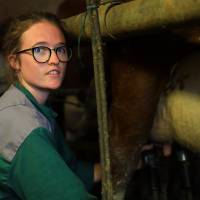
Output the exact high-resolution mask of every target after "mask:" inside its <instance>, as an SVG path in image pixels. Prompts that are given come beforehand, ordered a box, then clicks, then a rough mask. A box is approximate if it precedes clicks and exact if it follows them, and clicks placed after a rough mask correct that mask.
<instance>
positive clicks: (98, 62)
mask: <svg viewBox="0 0 200 200" xmlns="http://www.w3.org/2000/svg"><path fill="white" fill-rule="evenodd" d="M86 5H87V13H88V15H89V23H90V28H91V43H92V53H93V65H94V77H95V87H96V101H97V116H98V129H99V144H100V154H101V164H102V198H103V200H112V199H113V197H112V196H113V192H112V182H111V171H110V169H111V167H110V150H109V133H108V117H107V102H106V100H107V99H106V89H105V72H104V59H103V50H102V41H101V34H100V25H99V16H98V9H97V5H96V1H95V0H86Z"/></svg>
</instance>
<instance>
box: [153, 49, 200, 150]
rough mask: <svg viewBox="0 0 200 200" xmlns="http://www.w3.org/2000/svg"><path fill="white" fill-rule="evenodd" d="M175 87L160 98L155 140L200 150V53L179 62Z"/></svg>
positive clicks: (174, 79) (155, 123)
mask: <svg viewBox="0 0 200 200" xmlns="http://www.w3.org/2000/svg"><path fill="white" fill-rule="evenodd" d="M173 81H174V82H175V88H173V89H172V90H169V91H168V92H167V93H166V92H163V94H162V95H161V97H160V101H159V104H158V108H157V112H156V115H155V118H154V122H153V126H152V130H151V137H152V139H153V140H155V141H159V142H172V141H176V142H178V143H180V144H182V145H183V146H186V147H187V148H189V149H191V150H193V151H196V152H199V151H200V52H196V53H194V54H191V55H189V56H188V57H186V58H185V59H183V60H182V61H181V62H179V63H177V72H176V75H175V76H174V77H173Z"/></svg>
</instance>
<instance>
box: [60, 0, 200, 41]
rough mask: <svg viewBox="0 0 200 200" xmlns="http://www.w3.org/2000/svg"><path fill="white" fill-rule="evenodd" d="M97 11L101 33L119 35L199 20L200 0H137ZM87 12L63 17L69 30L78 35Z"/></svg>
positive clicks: (87, 29)
mask: <svg viewBox="0 0 200 200" xmlns="http://www.w3.org/2000/svg"><path fill="white" fill-rule="evenodd" d="M98 13H99V24H100V29H101V35H102V37H110V36H113V37H118V36H122V35H123V36H124V35H129V34H138V33H141V32H146V31H150V30H154V29H165V28H173V27H177V26H178V25H185V24H186V23H188V22H194V21H196V20H197V21H200V0H195V1H194V0H163V1H160V0H150V1H147V0H134V1H130V2H127V3H122V4H119V5H115V6H112V7H111V6H110V4H106V5H102V6H100V7H99V8H98ZM84 16H85V13H81V14H79V15H77V16H73V17H70V18H67V19H64V20H63V21H64V23H65V25H66V31H67V32H68V34H70V35H72V36H75V37H77V36H78V35H79V31H80V30H79V29H80V24H81V21H82V18H84ZM89 24H90V23H89V18H88V16H87V17H86V19H85V29H84V33H83V35H82V38H83V39H88V38H90V37H91V34H92V30H91V27H90V25H89Z"/></svg>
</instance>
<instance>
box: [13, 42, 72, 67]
mask: <svg viewBox="0 0 200 200" xmlns="http://www.w3.org/2000/svg"><path fill="white" fill-rule="evenodd" d="M28 51H31V54H32V56H33V58H34V59H35V60H36V61H37V62H39V63H46V62H48V61H49V59H50V57H51V54H52V51H54V52H55V53H56V55H57V57H58V60H59V61H60V62H64V63H66V62H68V61H69V60H70V59H71V57H72V50H71V48H69V47H66V46H65V45H62V46H59V47H56V48H53V49H50V48H49V47H46V46H37V47H33V48H29V49H23V50H21V51H18V52H16V54H20V53H28Z"/></svg>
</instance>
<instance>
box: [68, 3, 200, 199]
mask: <svg viewBox="0 0 200 200" xmlns="http://www.w3.org/2000/svg"><path fill="white" fill-rule="evenodd" d="M86 5H87V12H86V13H81V14H80V15H77V16H73V17H70V18H67V19H64V23H65V28H66V31H67V33H68V34H70V35H72V36H73V37H78V36H79V34H80V27H81V25H82V23H83V19H84V25H85V26H84V33H82V38H84V39H91V43H92V49H93V64H94V74H95V86H96V96H97V111H98V112H97V113H98V125H99V141H100V152H101V162H102V166H103V180H102V197H103V199H104V200H112V199H114V200H121V199H123V196H124V191H123V189H122V191H120V190H121V188H120V186H121V185H120V186H119V187H117V186H116V184H115V183H114V182H113V180H112V172H111V164H112V163H111V160H112V158H111V157H112V155H110V152H111V149H110V148H111V146H113V145H110V141H111V140H112V137H111V135H110V132H109V129H108V115H107V102H106V91H105V75H104V58H103V52H102V51H103V50H102V41H101V40H102V39H101V38H103V39H105V40H117V39H118V38H123V37H127V36H128V37H134V36H137V35H140V34H142V35H143V34H146V33H148V32H158V31H161V30H163V29H173V30H176V29H177V28H184V27H186V26H187V25H188V24H194V25H198V23H199V21H200V0H196V1H194V0H184V1H180V0H165V1H160V0H151V1H146V0H134V1H130V2H127V3H122V4H119V2H117V3H116V1H110V2H109V3H108V4H105V5H101V6H98V5H97V3H96V1H93V0H87V1H86ZM199 41H200V39H199V37H197V38H196V40H195V42H196V43H199ZM132 153H136V152H135V151H134V152H132ZM122 182H123V181H122ZM125 182H126V181H125ZM123 183H124V182H123Z"/></svg>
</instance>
